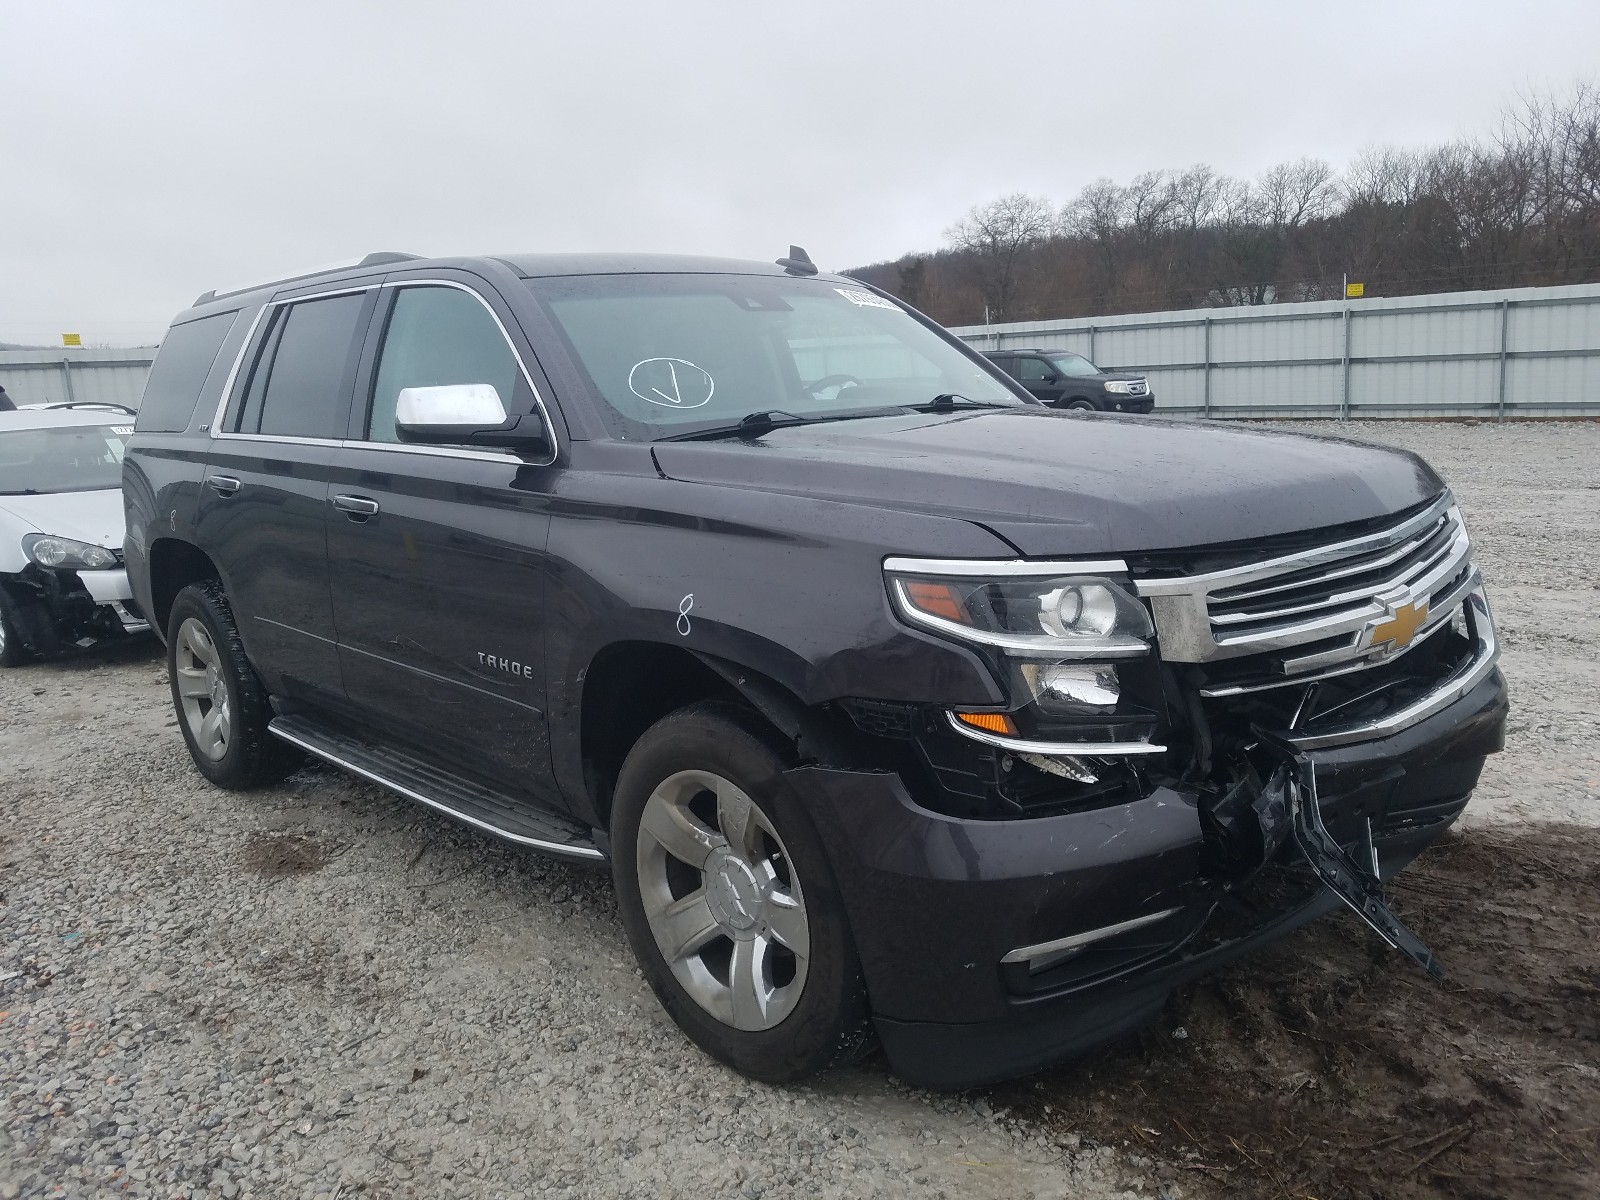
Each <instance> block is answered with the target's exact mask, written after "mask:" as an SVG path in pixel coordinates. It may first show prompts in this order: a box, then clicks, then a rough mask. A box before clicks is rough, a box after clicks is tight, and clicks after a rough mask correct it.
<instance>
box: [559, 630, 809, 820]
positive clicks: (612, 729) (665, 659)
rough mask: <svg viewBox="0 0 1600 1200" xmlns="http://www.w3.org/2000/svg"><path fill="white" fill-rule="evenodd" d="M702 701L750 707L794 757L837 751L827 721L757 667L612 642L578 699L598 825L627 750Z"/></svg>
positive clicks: (654, 645)
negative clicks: (654, 728)
mask: <svg viewBox="0 0 1600 1200" xmlns="http://www.w3.org/2000/svg"><path fill="white" fill-rule="evenodd" d="M702 700H727V701H730V702H734V703H738V704H741V705H743V706H744V707H746V708H749V709H751V710H752V711H753V712H754V713H755V714H756V716H757V717H758V718H759V719H760V720H761V722H762V723H763V724H764V725H766V726H768V727H770V729H771V730H772V732H773V733H774V734H775V735H776V736H777V737H778V738H779V739H781V740H782V741H783V742H784V743H785V744H787V745H788V746H790V747H792V752H793V754H794V756H795V758H796V760H797V761H799V760H802V759H806V758H817V757H825V756H829V755H831V754H832V753H834V752H835V748H836V746H837V739H836V738H835V737H834V736H833V733H832V728H831V724H830V722H829V721H828V720H827V719H826V718H825V717H823V716H822V714H820V713H818V712H817V711H816V710H815V709H813V708H810V707H808V706H807V705H806V704H805V703H804V702H803V701H802V700H801V699H800V698H799V697H798V696H796V695H795V694H794V693H793V692H791V691H790V690H789V689H788V688H786V687H784V686H783V685H782V684H780V683H778V682H777V681H775V680H773V679H771V678H769V677H768V676H766V675H764V674H762V673H761V672H759V671H755V670H752V669H750V668H748V667H745V666H742V665H741V664H738V663H734V662H731V661H729V660H727V659H723V658H719V657H717V656H715V655H712V654H706V653H705V652H703V651H698V650H691V649H688V648H687V647H684V646H675V645H672V644H670V643H667V642H653V641H639V640H629V641H617V642H612V643H610V644H608V645H606V646H604V647H602V648H601V649H600V650H599V651H598V652H597V653H596V654H595V655H594V656H593V658H591V659H590V661H589V665H588V667H587V668H586V669H585V671H584V673H583V684H582V694H581V697H580V699H579V703H578V742H579V753H580V755H581V761H582V770H583V784H584V788H585V790H586V791H587V792H588V799H589V802H590V804H591V805H592V806H593V809H594V816H595V818H596V820H597V821H598V822H599V826H600V828H606V827H607V826H608V825H609V823H610V817H611V796H612V791H613V789H614V788H615V786H616V781H617V775H618V773H619V772H620V771H621V769H622V763H623V760H624V759H626V758H627V755H628V751H629V750H631V749H632V748H633V746H634V744H635V743H636V742H638V740H639V738H640V737H642V736H643V735H644V732H645V731H646V730H647V729H649V728H650V727H651V726H652V725H654V724H655V723H656V722H657V721H659V720H661V718H662V717H665V716H667V715H668V714H669V713H672V712H676V711H677V710H678V709H680V708H684V707H687V706H688V705H690V704H693V703H696V702H697V701H702Z"/></svg>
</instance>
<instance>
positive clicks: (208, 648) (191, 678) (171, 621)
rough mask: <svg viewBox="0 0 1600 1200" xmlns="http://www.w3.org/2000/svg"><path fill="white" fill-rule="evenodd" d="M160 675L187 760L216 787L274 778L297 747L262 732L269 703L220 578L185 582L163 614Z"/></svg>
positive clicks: (289, 765) (293, 760)
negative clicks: (169, 686)
mask: <svg viewBox="0 0 1600 1200" xmlns="http://www.w3.org/2000/svg"><path fill="white" fill-rule="evenodd" d="M167 676H168V679H169V680H170V681H171V684H172V704H173V707H174V708H175V709H176V710H177V714H178V727H179V728H180V729H182V730H183V740H184V742H185V743H187V745H188V747H189V755H190V757H192V758H193V759H194V765H195V766H196V767H197V768H199V771H200V774H202V775H204V776H205V777H206V778H207V779H209V780H210V781H211V782H212V783H214V784H216V785H217V786H218V787H224V788H229V789H232V790H237V791H242V790H244V789H247V788H253V787H260V786H262V785H263V784H269V783H276V782H277V781H278V780H280V779H282V778H283V777H284V776H285V775H287V774H288V773H289V772H290V771H292V770H294V768H295V767H296V766H297V765H298V764H299V762H300V755H299V753H298V752H297V751H296V750H295V749H294V748H293V747H292V746H289V745H287V744H286V743H284V742H281V741H279V740H278V739H277V738H275V737H273V736H272V735H271V734H270V733H268V732H267V722H269V721H270V720H272V705H271V703H270V701H269V700H268V698H267V690H266V688H265V687H263V686H262V683H261V679H260V677H259V676H258V675H257V674H256V671H255V668H254V667H252V666H251V665H250V660H249V659H248V658H246V657H245V652H244V643H243V642H242V641H241V640H240V638H239V629H238V627H237V626H236V625H235V624H234V620H233V610H232V608H231V607H229V605H228V599H227V596H226V594H225V593H224V592H223V590H222V585H221V584H220V583H217V582H216V581H214V580H207V581H205V582H203V583H193V584H190V585H189V586H188V587H186V588H184V589H183V590H182V591H181V592H179V593H178V598H177V599H176V600H174V601H173V603H172V613H171V616H170V617H169V618H168V620H167Z"/></svg>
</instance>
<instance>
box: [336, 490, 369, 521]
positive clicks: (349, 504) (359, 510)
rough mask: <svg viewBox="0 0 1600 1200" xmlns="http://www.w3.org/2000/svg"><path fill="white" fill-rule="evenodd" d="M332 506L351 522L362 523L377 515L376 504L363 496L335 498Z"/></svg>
mask: <svg viewBox="0 0 1600 1200" xmlns="http://www.w3.org/2000/svg"><path fill="white" fill-rule="evenodd" d="M333 506H334V507H335V508H337V509H338V510H339V511H340V512H342V513H344V514H345V516H347V517H349V518H350V519H351V520H352V521H364V520H366V519H367V518H368V517H375V516H377V515H378V502H377V501H376V500H369V499H367V498H366V497H365V496H335V497H334V498H333Z"/></svg>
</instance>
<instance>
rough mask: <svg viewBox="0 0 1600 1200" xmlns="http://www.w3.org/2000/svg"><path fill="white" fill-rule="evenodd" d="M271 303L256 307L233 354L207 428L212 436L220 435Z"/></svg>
mask: <svg viewBox="0 0 1600 1200" xmlns="http://www.w3.org/2000/svg"><path fill="white" fill-rule="evenodd" d="M271 307H272V305H271V304H270V303H268V304H263V305H262V306H261V307H260V308H258V309H256V315H255V316H254V317H253V318H252V319H251V321H250V328H249V329H248V330H246V331H245V335H244V341H243V342H241V343H240V344H239V353H237V354H235V355H234V356H233V366H232V367H230V368H229V369H228V379H227V382H225V383H224V384H223V385H222V396H221V397H220V398H219V399H218V400H217V411H216V412H214V413H212V414H211V424H209V425H207V426H206V430H207V431H208V432H209V433H210V434H211V436H212V437H218V436H220V435H219V434H218V433H217V430H218V429H219V428H221V426H222V415H223V414H224V413H225V412H227V410H228V401H229V400H231V399H233V385H234V383H235V382H237V380H238V378H239V371H240V370H241V369H242V368H243V367H244V356H245V355H246V354H248V353H249V352H250V347H251V346H253V345H254V344H255V340H256V330H257V329H259V328H260V326H261V318H262V317H264V316H266V314H267V309H269V308H271Z"/></svg>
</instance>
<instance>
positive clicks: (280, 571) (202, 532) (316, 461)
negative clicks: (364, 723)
mask: <svg viewBox="0 0 1600 1200" xmlns="http://www.w3.org/2000/svg"><path fill="white" fill-rule="evenodd" d="M332 458H333V448H332V446H331V445H314V444H305V443H297V442H281V443H279V442H271V441H262V440H257V439H254V438H250V439H224V440H219V441H217V442H216V443H215V444H214V445H213V447H212V452H211V454H210V456H209V457H208V459H207V461H206V471H205V481H206V482H205V483H204V484H202V486H201V489H200V504H199V512H198V515H197V519H196V532H197V535H198V537H199V538H200V544H201V545H203V546H206V547H207V548H208V549H210V551H211V553H212V554H213V556H214V557H215V559H216V562H217V566H218V568H219V569H220V570H221V572H222V577H223V583H224V584H225V586H226V587H227V590H228V600H229V602H230V603H231V604H232V606H233V612H234V618H235V619H236V620H237V621H238V624H239V632H240V636H241V637H243V638H244V644H245V649H246V650H247V651H248V652H249V654H250V660H251V661H252V662H253V663H254V664H255V666H256V670H257V671H259V672H260V673H261V675H262V677H263V678H264V679H265V681H266V683H267V687H268V688H269V689H270V690H272V691H274V692H282V693H285V694H290V695H295V694H298V695H302V696H304V697H305V698H308V699H319V698H322V697H321V696H320V694H321V693H327V694H329V695H332V696H337V695H338V693H339V690H340V679H339V664H338V657H337V655H335V654H334V652H333V647H334V625H333V600H332V597H331V595H330V594H329V591H328V542H327V508H328V470H329V467H330V464H331V462H332ZM234 482H237V484H238V487H237V488H231V487H230V485H231V484H232V483H234Z"/></svg>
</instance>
